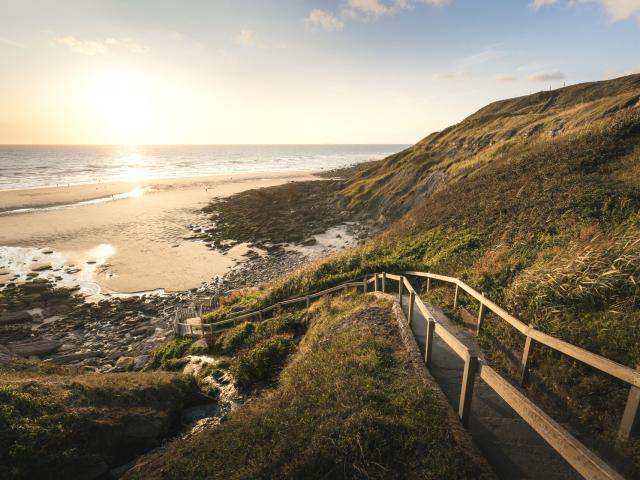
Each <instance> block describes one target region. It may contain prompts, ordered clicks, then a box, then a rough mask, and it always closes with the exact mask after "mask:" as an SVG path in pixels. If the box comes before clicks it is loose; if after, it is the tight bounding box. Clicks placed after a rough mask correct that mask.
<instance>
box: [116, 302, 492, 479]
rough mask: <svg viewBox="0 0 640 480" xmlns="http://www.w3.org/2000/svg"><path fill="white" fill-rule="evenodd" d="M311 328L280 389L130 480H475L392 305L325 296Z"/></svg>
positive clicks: (159, 455) (173, 447) (174, 447)
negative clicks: (414, 360) (411, 354)
mask: <svg viewBox="0 0 640 480" xmlns="http://www.w3.org/2000/svg"><path fill="white" fill-rule="evenodd" d="M306 323H308V325H309V329H308V331H307V333H306V335H305V336H304V338H303V340H302V342H301V343H300V345H299V347H298V349H297V351H296V353H295V354H294V355H293V358H292V360H291V361H290V362H289V363H288V364H287V366H286V367H285V369H284V370H283V371H282V373H281V374H280V377H279V381H278V383H277V386H275V387H274V388H273V389H271V390H268V391H266V392H264V393H263V394H262V395H260V396H259V397H258V398H256V399H254V400H252V401H251V402H249V403H247V404H246V405H245V406H243V407H242V408H241V409H239V410H238V411H236V412H235V413H234V414H232V415H231V417H230V418H229V419H228V420H226V421H224V422H223V423H221V424H220V425H218V426H217V427H215V428H213V429H210V430H206V431H204V432H201V433H199V434H198V435H196V436H193V437H191V438H189V439H188V440H186V441H180V442H174V443H173V444H170V445H169V446H167V447H166V448H164V449H162V450H160V451H158V452H156V453H154V454H153V455H151V456H149V457H147V458H146V459H145V460H144V461H143V462H141V463H139V464H138V466H137V467H136V468H135V470H134V471H132V472H129V474H128V478H144V479H153V478H167V479H171V478H175V479H183V478H224V479H247V478H251V479H268V478H282V479H287V478H291V479H293V478H308V479H314V478H318V479H319V478H408V479H411V478H433V479H436V478H437V479H442V480H444V479H448V478H451V479H454V478H455V479H464V478H478V476H479V475H480V472H481V469H480V467H479V464H477V463H475V462H476V461H475V460H474V459H473V458H471V457H470V456H469V455H470V453H469V450H468V448H465V447H464V446H463V445H461V444H460V443H459V440H458V439H459V438H460V437H459V436H456V435H454V434H453V432H452V430H451V425H450V424H449V423H448V422H447V418H448V417H447V415H446V414H445V413H444V409H445V408H448V407H446V406H444V405H443V404H441V403H440V402H438V401H437V400H436V399H435V397H434V395H433V394H432V393H431V392H430V391H429V390H428V389H427V388H425V386H424V384H423V383H422V380H421V379H420V378H419V377H418V376H417V374H416V373H415V370H414V369H413V368H412V366H411V363H410V359H409V356H408V353H407V351H406V350H405V348H404V346H403V345H402V343H401V340H400V336H399V333H398V330H397V328H398V327H397V325H396V323H395V319H394V318H393V317H392V315H391V305H390V302H388V301H387V300H375V299H372V298H370V297H369V298H365V297H363V296H361V295H357V296H354V295H343V296H341V297H337V298H334V299H331V298H328V297H327V298H325V299H324V300H323V301H321V302H318V303H316V304H314V305H313V306H312V307H311V310H310V311H309V313H308V315H307V322H306ZM228 340H229V337H228V336H226V337H225V339H224V340H223V343H225V342H226V343H229V342H228Z"/></svg>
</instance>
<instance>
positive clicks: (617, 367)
mask: <svg viewBox="0 0 640 480" xmlns="http://www.w3.org/2000/svg"><path fill="white" fill-rule="evenodd" d="M404 274H405V275H413V276H416V277H422V278H426V279H427V291H428V289H429V287H430V281H431V280H438V281H442V282H446V283H450V284H452V285H455V293H454V297H453V298H454V300H453V308H454V310H455V308H456V306H457V303H458V295H459V291H460V290H463V291H464V292H466V293H467V294H469V295H470V296H471V297H473V298H474V299H476V300H477V301H478V302H480V308H479V314H478V324H477V331H478V333H479V332H480V329H481V328H482V324H483V321H484V316H485V314H486V311H487V310H490V311H491V312H493V313H494V314H495V315H496V316H497V317H498V318H501V319H502V320H504V321H506V322H507V323H508V324H509V325H511V326H512V327H513V328H515V329H516V330H517V331H518V332H520V333H521V334H523V335H524V336H525V344H524V349H523V352H522V357H521V360H520V378H519V380H520V384H522V383H524V380H525V379H526V376H527V371H528V369H529V360H530V358H531V352H532V351H533V348H534V345H535V343H536V342H537V343H540V344H541V345H545V346H547V347H549V348H552V349H554V350H556V351H558V352H561V353H563V354H565V355H567V356H569V357H571V358H573V359H575V360H578V361H580V362H582V363H585V364H586V365H589V366H591V367H593V368H595V369H597V370H600V371H601V372H604V373H606V374H608V375H611V376H612V377H615V378H617V379H619V380H622V381H623V382H626V383H627V384H629V396H628V398H627V404H626V407H625V410H624V413H623V415H622V421H621V423H620V427H619V429H618V437H619V438H620V439H623V440H625V439H628V438H630V437H631V435H632V434H634V433H636V431H637V430H638V427H639V426H640V417H639V415H638V412H639V409H640V371H639V370H638V369H633V368H631V367H627V366H626V365H621V364H620V363H617V362H614V361H613V360H609V359H608V358H605V357H603V356H601V355H597V354H595V353H592V352H590V351H588V350H585V349H584V348H580V347H577V346H575V345H573V344H571V343H568V342H565V341H564V340H560V339H559V338H556V337H554V336H552V335H548V334H546V333H544V332H541V331H540V330H537V329H536V328H535V327H534V326H533V325H526V324H524V323H523V322H521V321H520V320H518V319H517V318H516V317H514V316H513V315H511V314H510V313H508V312H507V311H506V310H504V309H503V308H501V307H499V306H498V305H496V304H495V303H494V302H492V301H491V300H489V299H488V298H487V297H485V296H484V295H482V294H481V293H479V292H477V291H476V290H474V289H473V288H471V287H470V286H469V285H467V284H466V283H464V282H463V281H462V280H460V279H458V278H454V277H446V276H444V275H436V274H434V273H427V272H404Z"/></svg>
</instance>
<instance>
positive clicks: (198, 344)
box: [187, 338, 209, 355]
mask: <svg viewBox="0 0 640 480" xmlns="http://www.w3.org/2000/svg"><path fill="white" fill-rule="evenodd" d="M207 351H209V343H208V342H207V339H206V338H201V339H199V340H196V341H195V342H193V343H192V344H191V346H190V347H189V350H187V353H188V354H190V355H200V354H201V353H206V352H207Z"/></svg>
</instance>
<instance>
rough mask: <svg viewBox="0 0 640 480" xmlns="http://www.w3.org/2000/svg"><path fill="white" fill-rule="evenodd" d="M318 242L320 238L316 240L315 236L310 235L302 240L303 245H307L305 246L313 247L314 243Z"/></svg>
mask: <svg viewBox="0 0 640 480" xmlns="http://www.w3.org/2000/svg"><path fill="white" fill-rule="evenodd" d="M316 243H318V240H316V238H315V237H309V238H307V239H306V240H305V241H304V242H302V245H303V246H305V247H311V246H312V245H315V244H316Z"/></svg>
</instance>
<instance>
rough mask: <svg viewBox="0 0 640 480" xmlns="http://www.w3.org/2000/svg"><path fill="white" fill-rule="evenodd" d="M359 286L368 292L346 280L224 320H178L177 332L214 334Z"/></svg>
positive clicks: (359, 284)
mask: <svg viewBox="0 0 640 480" xmlns="http://www.w3.org/2000/svg"><path fill="white" fill-rule="evenodd" d="M354 287H355V288H357V287H363V288H364V291H365V293H366V283H365V282H358V281H351V282H345V283H342V284H340V285H337V286H335V287H331V288H327V289H326V290H322V291H320V292H316V293H310V294H308V295H303V296H300V297H296V298H290V299H288V300H283V301H281V302H278V303H274V304H273V305H270V306H268V307H265V308H262V309H260V310H252V311H249V312H243V313H240V314H238V315H235V316H233V317H230V318H226V319H224V320H220V321H217V322H212V323H200V324H190V323H183V322H180V321H176V323H175V333H176V335H212V334H214V333H219V332H223V331H225V330H227V329H229V328H232V327H234V326H235V325H237V324H238V322H240V321H241V320H242V321H249V320H254V321H256V320H258V321H261V320H263V319H264V317H265V315H266V314H267V313H269V312H272V311H273V310H278V309H280V308H282V307H285V306H287V305H295V304H298V303H304V304H305V306H306V307H308V306H309V305H310V303H311V301H312V300H315V299H316V298H319V297H322V296H323V295H328V294H330V293H335V292H337V291H340V290H346V289H347V288H354Z"/></svg>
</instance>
